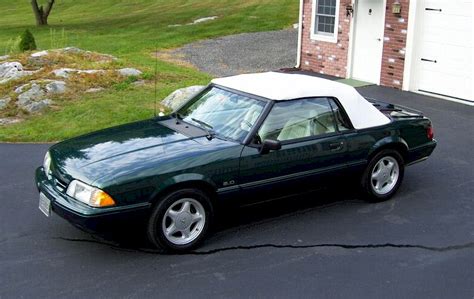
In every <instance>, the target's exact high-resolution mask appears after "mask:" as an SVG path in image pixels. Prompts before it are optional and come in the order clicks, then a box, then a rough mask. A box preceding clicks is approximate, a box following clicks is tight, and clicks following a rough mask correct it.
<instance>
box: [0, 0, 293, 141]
mask: <svg viewBox="0 0 474 299" xmlns="http://www.w3.org/2000/svg"><path fill="white" fill-rule="evenodd" d="M0 11H2V18H0V55H3V54H8V53H5V52H10V51H11V48H12V44H13V43H14V41H15V40H16V38H17V36H18V35H20V34H21V33H22V32H23V31H24V30H25V29H30V31H31V32H32V33H33V34H34V36H35V38H36V44H37V46H38V48H39V49H49V48H57V47H65V46H75V47H79V48H82V49H86V50H91V51H95V52H99V53H108V54H112V55H115V56H117V57H119V58H120V63H121V64H123V65H124V66H131V67H136V68H139V69H141V70H142V71H144V73H145V74H144V77H146V78H147V79H149V80H150V79H152V78H153V77H154V75H153V74H154V66H155V61H154V58H153V55H152V54H151V53H152V52H154V51H155V50H156V49H158V50H160V51H161V50H166V49H171V48H175V47H178V46H181V45H184V44H186V43H189V42H192V41H196V40H200V39H205V38H212V37H217V36H223V35H228V34H235V33H241V32H256V31H267V30H277V29H282V28H287V27H289V26H290V25H291V24H292V23H295V22H296V21H297V13H298V3H297V2H295V1H294V0H246V1H241V0H232V1H231V0H220V1H217V0H174V1H167V0H101V1H92V0H83V1H74V0H61V1H57V4H56V5H55V7H54V9H53V11H52V13H51V16H50V18H49V24H50V26H48V27H44V28H38V27H35V25H34V24H35V23H34V22H35V21H34V17H33V13H32V11H31V7H30V5H29V3H28V1H10V0H0ZM207 16H218V19H216V20H214V21H209V22H206V23H201V24H198V25H193V26H177V27H169V25H173V24H186V23H189V22H192V21H193V20H195V19H198V18H201V17H207ZM157 79H158V99H162V98H163V97H165V96H166V95H168V94H169V93H170V92H172V91H173V90H175V89H177V88H180V87H183V86H188V85H195V84H206V83H207V82H208V81H209V80H210V79H211V78H210V76H209V75H207V74H204V73H201V72H199V71H197V70H195V69H192V68H190V67H188V66H186V65H177V64H172V63H169V62H165V61H162V60H160V61H159V62H158V76H157ZM153 103H154V89H153V84H148V85H145V86H144V87H136V86H133V85H132V84H127V82H124V83H120V84H118V85H116V86H115V88H110V89H108V90H106V91H104V92H101V93H98V94H86V95H84V96H81V98H80V99H79V100H77V101H69V102H61V101H59V102H58V104H59V106H58V107H57V109H50V110H49V111H46V112H45V113H43V114H41V115H38V116H30V117H28V118H27V120H26V121H24V122H22V123H19V124H14V125H9V126H3V127H0V141H57V140H62V139H65V138H69V137H72V136H76V135H78V134H82V133H86V132H89V131H93V130H97V129H100V128H104V127H109V126H113V125H117V124H122V123H125V122H130V121H135V120H139V119H145V118H149V117H151V116H152V115H153V108H154V104H153Z"/></svg>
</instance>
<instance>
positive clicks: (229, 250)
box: [0, 87, 474, 298]
mask: <svg viewBox="0 0 474 299" xmlns="http://www.w3.org/2000/svg"><path fill="white" fill-rule="evenodd" d="M360 91H361V92H362V93H363V94H365V95H371V96H375V97H379V98H383V99H385V100H388V101H392V102H395V103H400V104H406V105H410V106H412V107H414V108H418V109H421V110H423V111H425V112H426V114H427V115H428V116H430V117H431V118H432V120H433V121H434V125H435V133H436V137H437V138H438V140H439V146H438V148H437V149H436V151H435V152H434V154H433V156H432V157H431V158H430V159H429V160H428V161H426V162H424V163H421V164H418V165H414V166H412V167H410V168H409V169H408V170H407V172H406V176H405V181H404V183H403V185H402V187H401V189H400V191H399V193H398V195H397V196H396V197H395V198H394V199H393V200H391V201H388V202H385V203H380V204H367V203H365V202H363V201H361V200H359V199H358V198H357V197H356V196H355V195H353V194H352V193H351V192H350V191H340V190H334V189H332V190H327V191H324V192H318V193H314V194H310V195H307V196H305V197H304V198H294V199H290V200H286V201H283V202H278V203H273V204H271V205H270V204H265V205H261V206H257V207H253V208H246V209H237V210H233V211H230V212H227V214H226V215H225V216H224V217H223V218H225V219H226V221H225V222H224V224H222V225H220V226H219V227H218V228H217V232H216V233H215V234H214V235H213V236H212V237H211V238H210V239H209V240H208V241H207V242H206V243H205V244H204V246H203V247H202V248H200V249H199V252H200V253H201V254H191V255H183V256H173V255H171V256H170V255H168V256H166V255H159V254H156V253H155V252H154V251H153V250H152V249H150V248H147V247H144V246H145V245H144V243H143V241H140V240H141V239H140V238H139V237H136V236H134V235H130V234H129V233H124V234H123V235H121V236H116V237H114V238H115V239H114V238H112V239H110V238H109V239H106V240H103V239H98V238H97V237H93V236H90V235H88V234H86V233H83V232H81V231H78V230H77V229H75V228H74V227H72V226H71V225H69V224H68V223H67V222H65V221H64V220H62V219H60V218H59V217H57V216H54V215H53V217H52V218H49V219H48V218H46V217H44V216H43V215H42V214H41V213H40V212H39V211H38V208H37V193H36V190H35V187H34V184H33V170H34V168H35V167H36V166H37V165H39V164H40V163H41V161H42V156H43V153H44V151H45V150H46V148H47V146H46V145H13V144H1V145H0V161H1V163H2V165H1V168H0V181H1V185H0V202H1V203H2V206H1V208H0V297H1V298H18V297H31V298H44V297H48V298H58V297H62V298H64V297H67V298H94V297H132V298H137V297H138V298H142V297H179V298H209V297H225V298H233V297H283V298H288V297H296V296H300V297H311V298H314V297H320V298H328V297H331V298H473V296H474V267H473V266H474V245H473V242H474V217H473V214H474V196H473V194H474V187H473V186H474V173H473V167H472V166H473V165H474V153H473V151H472V141H473V139H472V136H473V128H474V117H473V116H474V108H472V107H468V106H463V105H460V104H455V103H450V102H445V101H442V100H435V99H430V98H428V97H424V96H419V95H413V94H410V93H400V92H398V91H395V90H392V89H385V88H379V87H365V88H362V89H360ZM338 189H344V187H343V186H341V188H338ZM127 240H128V243H127ZM135 241H136V242H135ZM118 243H120V244H121V245H118ZM241 246H243V247H242V248H239V247H241ZM279 246H281V247H279Z"/></svg>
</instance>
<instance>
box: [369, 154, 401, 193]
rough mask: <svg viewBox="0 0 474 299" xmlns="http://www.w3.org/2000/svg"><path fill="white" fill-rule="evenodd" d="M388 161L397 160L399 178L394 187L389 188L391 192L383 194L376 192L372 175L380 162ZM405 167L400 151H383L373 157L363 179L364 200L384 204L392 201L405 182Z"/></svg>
mask: <svg viewBox="0 0 474 299" xmlns="http://www.w3.org/2000/svg"><path fill="white" fill-rule="evenodd" d="M387 159H395V160H396V162H397V163H398V178H397V181H396V183H395V184H394V185H393V187H391V188H389V190H390V191H388V192H386V193H383V194H381V191H378V192H377V191H376V188H375V186H374V184H375V182H376V180H373V179H372V173H373V171H374V168H375V167H376V166H377V164H378V163H379V162H380V161H382V160H383V161H386V160H387ZM404 165H405V164H404V160H403V157H402V156H401V155H400V153H399V152H398V151H396V150H393V149H384V150H381V151H380V152H378V153H377V154H376V155H375V156H373V157H372V159H371V160H370V162H369V164H368V165H367V167H366V169H365V171H364V173H363V175H362V178H361V187H362V188H361V189H362V193H363V196H364V198H365V199H366V200H367V201H370V202H382V201H386V200H388V199H390V198H391V197H392V196H393V195H394V194H395V193H396V192H397V190H398V188H399V187H400V185H401V183H402V181H403V176H404V174H405V166H404Z"/></svg>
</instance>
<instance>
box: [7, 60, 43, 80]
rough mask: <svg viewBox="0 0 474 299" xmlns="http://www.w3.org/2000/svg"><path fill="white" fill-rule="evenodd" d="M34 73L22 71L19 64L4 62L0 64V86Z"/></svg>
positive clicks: (21, 66)
mask: <svg viewBox="0 0 474 299" xmlns="http://www.w3.org/2000/svg"><path fill="white" fill-rule="evenodd" d="M34 73H35V72H34V71H25V70H23V65H22V64H21V63H19V62H16V61H14V62H4V63H0V84H3V83H7V82H8V81H11V80H15V79H19V78H21V77H24V76H29V75H32V74H34Z"/></svg>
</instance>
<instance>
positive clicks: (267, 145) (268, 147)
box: [260, 139, 281, 155]
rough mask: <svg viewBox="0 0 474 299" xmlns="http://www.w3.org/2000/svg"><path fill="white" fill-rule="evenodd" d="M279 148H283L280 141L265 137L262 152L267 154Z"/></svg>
mask: <svg viewBox="0 0 474 299" xmlns="http://www.w3.org/2000/svg"><path fill="white" fill-rule="evenodd" d="M279 149H281V142H280V141H278V140H272V139H265V140H264V141H263V142H262V146H261V147H260V154H262V155H265V154H268V153H269V152H270V151H277V150H279Z"/></svg>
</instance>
